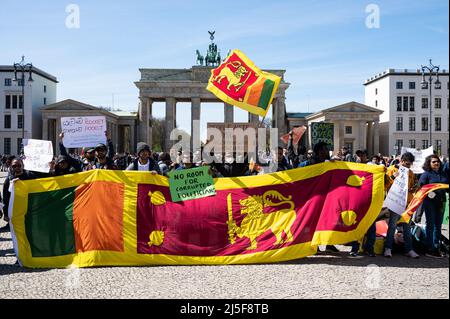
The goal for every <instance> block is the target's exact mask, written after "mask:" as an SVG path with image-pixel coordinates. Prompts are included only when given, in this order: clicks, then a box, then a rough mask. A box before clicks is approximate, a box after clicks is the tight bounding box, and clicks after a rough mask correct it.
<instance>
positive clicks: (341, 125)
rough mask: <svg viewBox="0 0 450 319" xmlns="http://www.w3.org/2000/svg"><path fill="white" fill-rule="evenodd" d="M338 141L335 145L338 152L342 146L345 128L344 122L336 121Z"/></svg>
mask: <svg viewBox="0 0 450 319" xmlns="http://www.w3.org/2000/svg"><path fill="white" fill-rule="evenodd" d="M338 125H339V127H338V132H339V134H338V140H337V143H336V145H337V146H338V147H339V150H340V149H342V147H343V146H344V136H345V135H344V133H345V127H344V121H342V120H340V121H338Z"/></svg>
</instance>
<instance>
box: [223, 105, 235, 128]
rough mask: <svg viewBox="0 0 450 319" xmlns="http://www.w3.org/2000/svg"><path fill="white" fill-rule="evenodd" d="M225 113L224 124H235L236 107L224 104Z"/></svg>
mask: <svg viewBox="0 0 450 319" xmlns="http://www.w3.org/2000/svg"><path fill="white" fill-rule="evenodd" d="M223 111H224V117H223V119H224V123H233V122H234V106H233V105H231V104H228V103H224V105H223Z"/></svg>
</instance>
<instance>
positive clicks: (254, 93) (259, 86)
mask: <svg viewBox="0 0 450 319" xmlns="http://www.w3.org/2000/svg"><path fill="white" fill-rule="evenodd" d="M264 81H265V79H261V77H260V79H259V81H258V82H257V83H255V84H254V85H253V86H252V87H251V88H250V94H249V96H248V100H247V103H248V104H251V105H254V106H258V102H259V99H260V97H261V92H262V90H263V88H264Z"/></svg>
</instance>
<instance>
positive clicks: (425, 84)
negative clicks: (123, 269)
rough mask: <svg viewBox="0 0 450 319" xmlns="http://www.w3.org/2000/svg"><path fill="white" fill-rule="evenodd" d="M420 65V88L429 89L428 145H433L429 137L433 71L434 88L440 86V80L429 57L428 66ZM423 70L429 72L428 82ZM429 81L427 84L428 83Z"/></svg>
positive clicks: (437, 88) (436, 67) (437, 67)
mask: <svg viewBox="0 0 450 319" xmlns="http://www.w3.org/2000/svg"><path fill="white" fill-rule="evenodd" d="M421 67H422V82H420V86H421V87H422V89H427V88H429V89H430V101H429V108H430V120H429V121H430V145H429V146H433V141H432V139H431V135H432V132H431V123H432V118H431V86H432V84H433V72H435V73H434V76H436V81H435V82H434V88H435V89H436V90H439V89H440V88H441V81H439V66H435V65H433V63H431V59H430V65H429V66H426V65H425V66H423V65H422V66H421ZM425 72H428V73H429V76H428V82H427V81H426V80H425ZM428 83H429V85H428Z"/></svg>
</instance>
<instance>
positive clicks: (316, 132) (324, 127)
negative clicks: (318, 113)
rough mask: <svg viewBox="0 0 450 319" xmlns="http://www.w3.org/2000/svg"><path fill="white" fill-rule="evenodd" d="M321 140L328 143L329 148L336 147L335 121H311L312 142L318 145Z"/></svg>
mask: <svg viewBox="0 0 450 319" xmlns="http://www.w3.org/2000/svg"><path fill="white" fill-rule="evenodd" d="M319 142H325V143H327V144H328V150H330V151H332V150H333V149H334V125H333V123H322V122H317V123H311V143H312V145H316V144H317V143H319Z"/></svg>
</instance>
